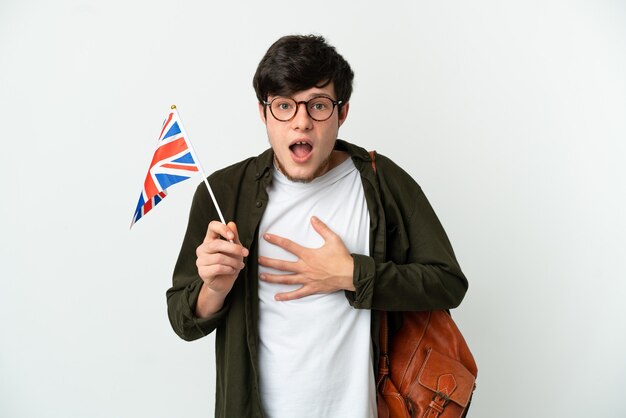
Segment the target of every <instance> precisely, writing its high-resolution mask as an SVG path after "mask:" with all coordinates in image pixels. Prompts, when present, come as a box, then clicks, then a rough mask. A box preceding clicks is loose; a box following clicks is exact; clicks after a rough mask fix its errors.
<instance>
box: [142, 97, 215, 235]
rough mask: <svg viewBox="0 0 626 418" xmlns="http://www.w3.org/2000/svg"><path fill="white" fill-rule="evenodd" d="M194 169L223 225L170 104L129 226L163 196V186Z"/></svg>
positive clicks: (172, 182) (183, 177)
mask: <svg viewBox="0 0 626 418" xmlns="http://www.w3.org/2000/svg"><path fill="white" fill-rule="evenodd" d="M198 172H200V174H201V175H202V179H203V180H204V184H205V185H206V187H207V189H208V191H209V194H210V195H211V200H213V204H214V205H215V209H216V210H217V214H218V215H219V217H220V221H221V222H222V223H223V224H226V221H225V220H224V215H222V211H221V210H220V207H219V205H218V204H217V200H216V199H215V195H214V194H213V190H212V189H211V185H210V184H209V181H208V180H207V176H206V174H205V173H204V170H203V169H202V165H201V164H200V160H199V159H198V157H197V155H196V152H195V150H194V148H193V145H192V144H191V141H190V140H189V137H188V136H187V132H186V131H185V128H184V126H183V123H182V121H181V119H180V115H179V114H178V110H177V109H176V105H172V107H171V112H170V113H169V115H168V117H167V118H166V119H165V122H164V123H163V128H162V129H161V134H160V135H159V145H158V147H157V150H156V151H155V152H154V157H152V162H151V163H150V168H149V169H148V174H147V175H146V179H145V180H144V186H143V190H142V191H141V195H140V196H139V202H138V203H137V208H136V209H135V214H134V215H133V220H132V222H131V224H130V226H131V228H132V226H133V225H134V224H135V222H137V221H138V220H139V219H141V217H142V216H144V215H145V214H146V213H148V212H149V211H150V210H151V209H152V208H153V207H154V206H156V205H157V204H158V203H159V202H161V200H163V199H164V198H165V196H167V193H166V191H165V189H167V188H168V187H170V186H171V185H173V184H176V183H178V182H181V181H183V180H187V179H188V178H190V177H191V176H192V175H193V173H198Z"/></svg>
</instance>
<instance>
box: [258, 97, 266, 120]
mask: <svg viewBox="0 0 626 418" xmlns="http://www.w3.org/2000/svg"><path fill="white" fill-rule="evenodd" d="M265 109H266V108H265V106H264V105H263V103H261V102H259V115H260V116H261V122H263V123H264V124H266V125H267V120H266V119H265Z"/></svg>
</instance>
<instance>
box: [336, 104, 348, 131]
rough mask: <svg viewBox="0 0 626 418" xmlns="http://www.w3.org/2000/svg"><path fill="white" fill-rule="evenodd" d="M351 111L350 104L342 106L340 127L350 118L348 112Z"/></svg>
mask: <svg viewBox="0 0 626 418" xmlns="http://www.w3.org/2000/svg"><path fill="white" fill-rule="evenodd" d="M349 110H350V102H348V103H346V104H344V105H342V106H341V111H340V112H339V126H341V125H343V123H344V122H345V121H346V118H347V117H348V111H349Z"/></svg>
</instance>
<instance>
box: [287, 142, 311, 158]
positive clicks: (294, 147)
mask: <svg viewBox="0 0 626 418" xmlns="http://www.w3.org/2000/svg"><path fill="white" fill-rule="evenodd" d="M289 149H290V150H291V153H292V154H293V155H294V156H295V157H296V158H297V159H298V160H302V159H306V157H308V156H309V154H311V151H313V146H312V145H311V144H309V143H308V142H306V141H298V142H294V143H293V144H291V145H290V146H289Z"/></svg>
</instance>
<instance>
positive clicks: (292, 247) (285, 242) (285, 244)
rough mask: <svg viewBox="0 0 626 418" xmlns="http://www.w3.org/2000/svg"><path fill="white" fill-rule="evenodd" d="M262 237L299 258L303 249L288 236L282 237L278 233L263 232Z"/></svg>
mask: <svg viewBox="0 0 626 418" xmlns="http://www.w3.org/2000/svg"><path fill="white" fill-rule="evenodd" d="M263 238H264V239H265V241H267V242H269V243H270V244H274V245H276V246H278V247H280V248H282V249H283V250H286V251H288V252H290V253H291V254H294V255H296V256H298V258H300V256H301V255H302V252H303V250H304V249H305V248H304V247H302V246H301V245H298V244H296V243H295V242H293V241H292V240H290V239H288V238H283V237H281V236H278V235H274V234H268V233H265V234H263Z"/></svg>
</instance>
